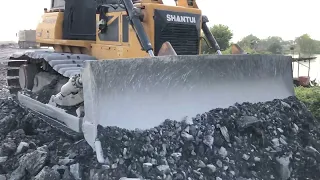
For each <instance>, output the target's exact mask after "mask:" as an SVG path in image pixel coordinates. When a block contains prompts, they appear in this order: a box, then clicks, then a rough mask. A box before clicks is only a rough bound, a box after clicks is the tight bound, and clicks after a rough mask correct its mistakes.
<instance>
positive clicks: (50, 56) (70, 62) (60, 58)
mask: <svg viewBox="0 0 320 180" xmlns="http://www.w3.org/2000/svg"><path fill="white" fill-rule="evenodd" d="M85 60H96V58H94V57H92V56H89V55H85V54H70V53H55V52H50V51H41V50H39V51H32V52H25V53H16V54H13V55H12V56H11V57H10V60H9V61H8V65H7V84H8V89H9V92H10V94H12V95H13V96H16V95H17V93H18V92H21V93H23V94H24V95H27V96H29V97H32V98H33V99H35V100H38V99H37V97H38V96H39V94H35V93H33V92H31V91H30V90H24V89H22V88H21V87H20V83H19V67H20V66H21V65H23V64H36V65H38V66H39V67H40V68H41V71H44V72H48V73H50V74H52V75H55V76H57V75H58V77H59V78H65V79H68V78H70V77H71V76H73V75H75V74H79V73H80V71H81V68H82V67H83V63H84V61H85ZM51 88H52V87H50V86H46V87H44V88H43V90H42V92H44V93H45V99H46V100H48V99H50V97H51V95H53V94H52V93H50V92H51V91H50V90H51ZM42 95H44V94H42ZM38 101H40V100H38ZM43 103H47V102H43ZM26 108H28V107H26ZM28 109H29V108H28ZM29 110H30V109H29ZM31 111H32V113H33V114H34V115H36V116H37V117H39V118H40V119H41V120H43V122H45V123H47V124H48V125H50V126H51V127H52V128H54V129H56V130H59V131H61V132H62V133H64V134H65V135H67V136H68V137H70V138H72V139H79V138H81V137H82V135H81V134H80V133H77V132H75V131H72V130H70V129H69V128H68V127H67V126H65V125H64V124H63V123H61V122H60V121H58V120H56V119H53V118H51V117H48V116H46V115H44V114H42V113H39V112H37V111H33V110H31Z"/></svg>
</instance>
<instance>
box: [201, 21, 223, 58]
mask: <svg viewBox="0 0 320 180" xmlns="http://www.w3.org/2000/svg"><path fill="white" fill-rule="evenodd" d="M207 22H209V20H208V18H207V16H202V31H203V33H204V35H205V36H206V38H207V39H208V41H209V44H210V46H211V48H214V49H215V50H216V52H217V53H218V54H222V53H221V51H220V46H219V44H218V42H217V40H216V38H214V36H213V35H212V33H211V32H210V30H209V28H208V26H207Z"/></svg>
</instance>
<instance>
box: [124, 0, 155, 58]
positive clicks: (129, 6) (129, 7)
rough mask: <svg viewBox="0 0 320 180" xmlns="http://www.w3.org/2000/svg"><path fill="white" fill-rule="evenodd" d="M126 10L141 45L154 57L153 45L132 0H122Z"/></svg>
mask: <svg viewBox="0 0 320 180" xmlns="http://www.w3.org/2000/svg"><path fill="white" fill-rule="evenodd" d="M122 2H123V4H124V6H125V9H126V11H127V14H128V17H129V20H130V24H131V25H132V27H133V29H134V30H135V32H136V34H137V37H138V40H139V42H140V45H141V47H142V49H143V50H144V51H146V52H147V53H148V54H149V55H150V56H154V53H153V48H152V45H151V43H150V41H149V38H148V36H147V33H146V32H145V30H144V28H143V25H142V23H141V20H140V17H139V13H138V12H137V8H135V7H134V6H133V3H132V0H122Z"/></svg>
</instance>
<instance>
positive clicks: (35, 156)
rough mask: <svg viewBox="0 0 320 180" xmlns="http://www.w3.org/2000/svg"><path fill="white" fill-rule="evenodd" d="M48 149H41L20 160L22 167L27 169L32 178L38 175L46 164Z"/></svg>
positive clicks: (44, 147)
mask: <svg viewBox="0 0 320 180" xmlns="http://www.w3.org/2000/svg"><path fill="white" fill-rule="evenodd" d="M47 158H48V149H47V147H46V146H43V147H39V148H37V150H35V151H33V152H32V153H28V154H25V155H24V156H22V157H21V158H20V166H21V167H23V168H25V169H26V170H27V171H28V173H30V174H31V175H32V176H34V175H36V174H37V173H38V172H39V171H40V170H41V169H42V168H43V167H44V164H45V163H46V161H47Z"/></svg>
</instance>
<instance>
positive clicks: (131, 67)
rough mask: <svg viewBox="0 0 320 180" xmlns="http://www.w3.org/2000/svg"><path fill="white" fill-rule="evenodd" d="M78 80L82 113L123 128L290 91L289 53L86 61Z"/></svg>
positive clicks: (89, 118)
mask: <svg viewBox="0 0 320 180" xmlns="http://www.w3.org/2000/svg"><path fill="white" fill-rule="evenodd" d="M82 82H83V90H84V102H85V113H86V114H85V119H86V120H87V121H91V122H92V123H94V124H96V125H97V124H100V125H102V126H118V127H120V128H127V129H135V128H139V129H146V128H152V127H154V126H157V125H159V124H160V123H161V122H163V121H164V120H165V119H171V120H178V121H180V120H182V119H183V118H185V116H188V117H190V118H191V117H194V116H195V115H196V114H199V113H205V112H208V111H209V110H211V109H213V108H218V107H221V108H225V107H229V106H230V105H234V104H235V103H242V102H252V103H255V102H264V101H270V100H273V99H277V98H286V97H288V96H292V95H294V90H293V83H292V67H291V57H289V56H281V55H200V56H191V55H190V56H161V57H159V56H158V57H152V58H137V59H120V60H103V61H87V62H86V63H85V67H84V70H83V73H82Z"/></svg>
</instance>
